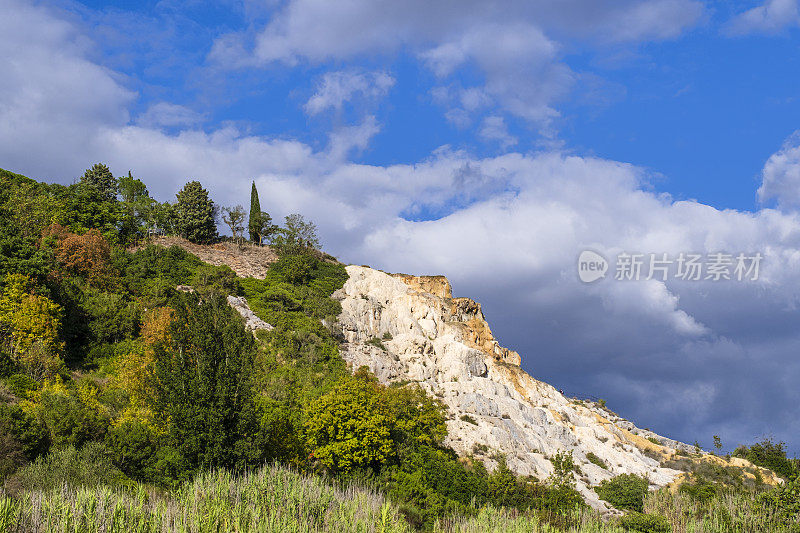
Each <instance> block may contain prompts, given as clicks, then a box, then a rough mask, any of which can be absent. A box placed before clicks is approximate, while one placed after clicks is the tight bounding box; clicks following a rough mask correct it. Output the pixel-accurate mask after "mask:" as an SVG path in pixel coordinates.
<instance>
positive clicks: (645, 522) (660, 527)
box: [619, 511, 672, 533]
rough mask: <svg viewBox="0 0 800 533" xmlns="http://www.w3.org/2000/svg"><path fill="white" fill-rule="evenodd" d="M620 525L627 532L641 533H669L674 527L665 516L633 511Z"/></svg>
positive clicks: (624, 517) (622, 518) (621, 520)
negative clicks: (638, 532)
mask: <svg viewBox="0 0 800 533" xmlns="http://www.w3.org/2000/svg"><path fill="white" fill-rule="evenodd" d="M619 525H620V526H622V527H624V528H625V530H626V531H641V532H642V533H669V532H670V531H672V527H671V526H670V524H669V520H667V519H666V518H664V517H663V516H658V515H652V514H644V513H638V512H635V511H631V512H629V513H628V514H626V515H625V516H623V517H621V518H620V519H619Z"/></svg>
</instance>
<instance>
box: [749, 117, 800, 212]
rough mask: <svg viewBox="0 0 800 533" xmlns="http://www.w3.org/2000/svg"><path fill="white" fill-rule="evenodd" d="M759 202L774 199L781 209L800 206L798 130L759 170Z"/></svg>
mask: <svg viewBox="0 0 800 533" xmlns="http://www.w3.org/2000/svg"><path fill="white" fill-rule="evenodd" d="M758 199H759V201H761V202H764V203H766V202H769V201H771V200H774V201H775V202H776V203H777V204H778V206H779V207H780V208H781V209H798V208H800V131H797V132H795V133H794V134H793V135H791V136H790V137H789V138H788V139H786V141H785V142H784V143H783V146H782V147H781V149H780V150H779V151H777V152H776V153H774V154H772V155H771V156H770V158H769V159H768V160H767V162H766V163H765V164H764V168H763V170H762V171H761V187H759V188H758Z"/></svg>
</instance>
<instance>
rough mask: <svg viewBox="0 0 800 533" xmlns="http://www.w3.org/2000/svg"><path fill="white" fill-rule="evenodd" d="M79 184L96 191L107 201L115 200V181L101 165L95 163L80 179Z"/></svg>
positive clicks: (109, 172) (105, 167)
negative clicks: (88, 186)
mask: <svg viewBox="0 0 800 533" xmlns="http://www.w3.org/2000/svg"><path fill="white" fill-rule="evenodd" d="M81 183H82V184H84V185H90V186H92V187H94V188H95V189H97V190H98V191H99V192H100V193H101V194H102V195H103V197H104V198H105V199H106V200H108V201H114V200H116V199H117V179H116V178H115V177H114V175H113V174H112V173H111V171H110V170H109V169H108V167H107V166H105V165H104V164H103V163H95V164H94V165H92V168H89V169H87V170H86V172H84V173H83V176H82V177H81Z"/></svg>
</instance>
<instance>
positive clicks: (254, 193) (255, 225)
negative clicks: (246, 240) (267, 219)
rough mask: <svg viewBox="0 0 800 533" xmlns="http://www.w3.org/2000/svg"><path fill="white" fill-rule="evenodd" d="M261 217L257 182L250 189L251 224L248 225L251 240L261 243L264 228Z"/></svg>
mask: <svg viewBox="0 0 800 533" xmlns="http://www.w3.org/2000/svg"><path fill="white" fill-rule="evenodd" d="M261 215H262V213H261V202H259V201H258V189H256V182H255V181H253V187H252V188H251V189H250V223H249V224H248V232H249V233H250V240H251V241H253V242H258V243H260V242H261V229H262V226H263V224H262V222H261V221H260V220H259V217H261Z"/></svg>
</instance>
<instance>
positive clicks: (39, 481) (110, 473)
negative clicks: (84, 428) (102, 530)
mask: <svg viewBox="0 0 800 533" xmlns="http://www.w3.org/2000/svg"><path fill="white" fill-rule="evenodd" d="M129 483H130V481H129V480H128V479H127V478H126V477H125V475H124V474H123V473H122V472H120V471H119V469H117V468H116V467H115V466H114V465H113V463H112V462H111V458H110V457H109V454H108V452H107V450H106V449H105V447H104V446H103V445H102V444H100V443H96V442H93V443H89V444H87V445H86V446H84V447H82V448H80V449H76V448H75V447H73V446H68V447H66V448H63V449H61V450H56V451H53V452H52V453H50V454H49V455H46V456H42V457H40V458H38V459H37V460H36V461H35V462H34V463H31V464H30V465H27V466H25V467H22V468H21V469H19V470H18V471H17V472H16V473H15V474H13V475H12V476H11V477H10V478H9V479H8V480H7V481H6V488H7V489H8V491H9V492H11V493H12V494H20V493H21V492H22V491H33V490H49V489H51V488H56V487H62V486H63V485H69V486H71V487H80V486H90V487H96V486H99V485H127V484H129Z"/></svg>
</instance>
